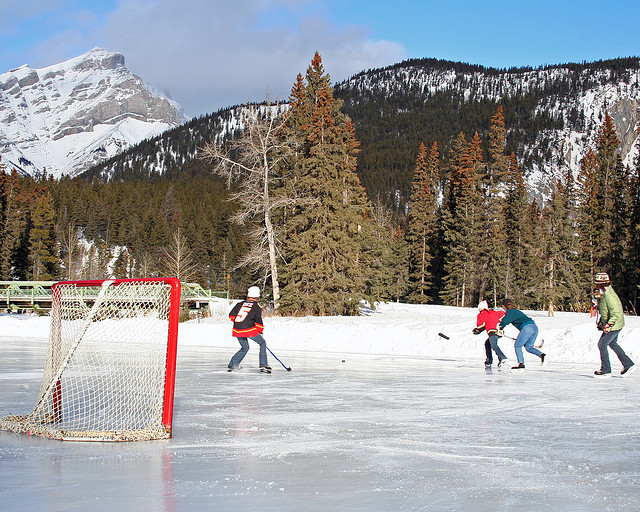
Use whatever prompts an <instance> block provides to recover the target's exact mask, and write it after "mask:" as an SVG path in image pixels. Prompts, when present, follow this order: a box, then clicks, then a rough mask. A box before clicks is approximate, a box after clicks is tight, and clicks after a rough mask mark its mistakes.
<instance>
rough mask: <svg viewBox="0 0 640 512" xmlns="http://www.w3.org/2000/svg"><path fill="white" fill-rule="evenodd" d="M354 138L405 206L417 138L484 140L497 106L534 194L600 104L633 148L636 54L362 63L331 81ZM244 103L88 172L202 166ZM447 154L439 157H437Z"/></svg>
mask: <svg viewBox="0 0 640 512" xmlns="http://www.w3.org/2000/svg"><path fill="white" fill-rule="evenodd" d="M335 95H336V96H337V97H338V98H341V99H342V100H344V107H343V110H344V111H345V112H346V113H347V114H348V115H349V116H350V117H351V118H352V119H353V121H354V124H355V127H356V137H357V138H358V140H359V141H360V142H361V145H360V149H361V153H360V154H359V155H358V173H359V175H360V179H361V181H362V183H363V185H364V186H365V187H366V189H367V193H368V194H369V196H370V197H372V198H373V197H379V198H384V200H385V201H386V203H387V204H393V205H394V206H395V208H396V209H397V211H398V212H404V210H405V207H406V203H407V201H408V197H409V193H410V184H411V178H412V172H413V169H414V167H415V158H416V155H417V150H418V147H419V145H420V143H421V142H425V143H426V144H427V145H430V144H431V143H433V142H434V141H437V142H438V147H439V149H440V152H441V155H442V156H443V157H444V158H445V159H446V158H447V156H448V149H449V148H450V145H451V143H452V141H453V140H454V139H455V137H456V136H457V135H458V133H459V132H460V131H464V132H465V133H466V135H467V137H468V138H471V136H472V135H473V133H474V132H475V131H478V132H479V134H480V136H481V137H482V138H483V139H484V140H487V137H488V130H489V124H490V119H491V116H492V115H493V114H494V113H495V112H496V109H497V107H498V106H503V108H504V112H505V123H506V128H507V152H508V153H511V152H513V153H515V155H516V158H517V160H518V164H519V165H520V168H521V170H522V172H523V174H524V176H525V179H526V180H527V183H528V186H529V191H530V193H531V194H532V195H533V196H536V197H537V198H540V199H544V198H546V197H548V196H549V191H550V187H551V184H552V183H553V178H558V177H560V176H561V175H562V174H563V173H564V170H565V169H566V167H567V166H570V168H571V169H572V170H573V172H574V175H575V174H577V173H578V170H579V166H580V161H581V159H582V157H583V156H584V154H585V153H586V151H587V150H588V149H589V147H591V146H592V145H593V141H594V137H595V135H596V134H597V130H598V128H599V126H600V125H601V123H602V120H603V119H604V114H605V112H608V113H609V115H610V116H611V117H612V118H613V120H614V122H615V125H616V130H617V133H618V137H619V138H620V140H621V142H622V144H621V149H622V157H623V159H624V163H626V164H632V163H633V162H634V159H635V157H636V153H637V146H636V142H637V137H638V134H637V128H638V126H640V123H639V119H640V115H639V113H638V108H639V107H640V61H639V59H638V58H628V59H615V60H610V61H601V62H594V63H583V64H564V65H557V66H548V67H545V68H541V69H531V68H524V69H512V70H497V69H491V68H484V67H481V66H472V65H469V64H463V63H455V62H449V61H440V60H435V59H420V60H411V61H406V62H402V63H399V64H396V65H393V66H389V67H387V68H383V69H376V70H368V71H363V72H362V73H359V74H358V75H356V76H354V77H352V78H350V79H349V80H346V81H344V82H341V83H338V84H336V85H335ZM243 111H244V109H243V108H242V107H241V106H236V107H231V108H228V109H223V110H220V111H218V112H216V113H213V114H210V115H208V116H203V117H200V118H197V119H192V120H191V121H190V122H188V123H186V124H184V125H181V126H179V127H177V128H175V129H173V130H170V131H167V132H165V133H163V134H162V135H161V136H159V137H156V138H154V139H153V140H151V141H148V142H145V143H144V144H140V145H138V146H135V147H132V148H130V149H129V150H127V151H126V152H124V153H122V154H120V155H118V156H117V157H116V158H113V159H111V160H109V161H106V162H103V163H101V164H100V165H98V166H96V167H94V168H93V169H92V170H91V171H90V177H99V178H100V179H102V180H109V179H113V178H117V179H128V178H139V177H144V176H147V175H148V174H149V173H157V174H166V173H171V174H172V175H173V176H178V175H179V174H180V173H181V172H184V170H185V169H193V167H194V166H195V167H201V166H202V165H203V164H202V162H198V160H197V152H198V148H200V147H202V146H203V145H204V144H205V143H206V142H208V141H210V140H211V137H212V135H213V136H220V135H226V134H233V133H237V130H239V129H240V128H241V127H242V116H243ZM444 163H446V162H444Z"/></svg>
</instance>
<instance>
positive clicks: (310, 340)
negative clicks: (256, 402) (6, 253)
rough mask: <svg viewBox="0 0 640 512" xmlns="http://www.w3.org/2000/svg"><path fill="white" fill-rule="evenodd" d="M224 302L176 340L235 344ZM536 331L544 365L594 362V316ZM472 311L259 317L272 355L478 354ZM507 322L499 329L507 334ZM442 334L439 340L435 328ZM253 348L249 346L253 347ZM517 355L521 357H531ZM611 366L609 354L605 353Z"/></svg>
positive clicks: (636, 321) (29, 328) (0, 323)
mask: <svg viewBox="0 0 640 512" xmlns="http://www.w3.org/2000/svg"><path fill="white" fill-rule="evenodd" d="M232 305H233V302H232V301H222V300H221V301H219V302H218V303H216V304H215V305H214V306H213V307H212V315H213V316H212V317H211V318H207V319H203V320H200V321H198V320H192V321H190V322H186V323H183V324H180V329H179V336H178V343H179V346H182V345H204V346H212V347H223V348H228V349H229V356H231V354H232V353H233V351H235V350H236V349H237V347H238V344H237V342H236V340H235V338H232V337H231V322H229V320H228V318H227V313H228V311H229V310H230V309H231V307H232ZM527 313H528V314H529V315H530V316H531V317H532V318H533V319H534V320H535V322H536V324H537V325H538V327H539V329H540V334H539V336H538V339H539V340H541V339H542V340H544V346H543V348H542V351H543V352H545V353H546V354H547V355H548V359H547V361H549V362H550V363H554V362H562V363H592V364H594V365H596V366H597V365H599V363H600V356H599V353H598V348H597V341H598V338H599V337H600V332H599V331H598V330H597V329H596V327H595V321H594V319H592V318H589V315H588V314H583V313H556V316H554V317H548V316H547V314H546V312H539V311H529V312H527ZM476 315H477V310H476V309H475V308H455V307H449V306H433V305H411V304H395V303H386V304H379V305H378V306H377V307H376V309H375V310H368V311H366V312H365V314H364V315H363V316H360V317H302V318H291V317H282V318H275V317H266V318H265V319H264V321H265V332H264V336H265V338H266V339H267V342H268V345H269V347H270V348H271V349H272V350H273V351H274V352H275V353H276V354H280V353H282V352H297V351H300V352H323V353H329V354H333V355H335V356H336V357H338V356H339V355H345V354H377V355H398V356H419V357H427V358H436V359H437V358H444V359H482V360H483V359H484V341H485V339H486V335H485V334H481V335H477V336H476V335H474V334H472V332H471V330H472V329H473V327H474V326H475V320H476ZM625 321H626V326H625V328H624V329H623V330H622V332H621V334H620V337H619V342H620V344H621V345H622V347H623V348H624V350H625V351H626V352H627V354H629V356H630V357H631V358H632V359H633V360H634V361H637V362H640V317H635V316H627V317H625ZM517 332H518V331H517V330H515V329H514V328H513V327H511V326H510V327H508V328H507V330H506V332H505V335H507V336H512V337H515V336H517ZM439 333H442V334H445V335H446V336H448V337H449V339H448V340H447V339H444V338H442V337H440V336H439V335H438V334H439ZM0 336H2V337H12V338H38V339H41V340H44V341H46V339H47V338H48V336H49V318H48V317H37V316H31V315H0ZM500 347H501V348H502V350H503V351H504V352H505V354H506V355H507V356H508V357H509V359H510V360H512V361H515V352H514V350H513V340H511V339H508V338H506V337H505V338H502V339H501V341H500ZM253 349H254V350H255V346H254V348H253ZM532 357H534V356H532V355H529V354H527V353H525V362H527V361H532V359H531V358H532ZM611 360H612V364H613V366H614V370H615V368H616V363H617V359H616V357H615V355H613V354H611Z"/></svg>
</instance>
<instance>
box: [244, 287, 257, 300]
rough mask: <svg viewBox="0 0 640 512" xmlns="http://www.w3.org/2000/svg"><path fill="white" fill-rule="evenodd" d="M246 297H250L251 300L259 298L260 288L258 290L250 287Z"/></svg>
mask: <svg viewBox="0 0 640 512" xmlns="http://www.w3.org/2000/svg"><path fill="white" fill-rule="evenodd" d="M247 297H251V298H252V299H257V298H258V297H260V288H258V287H257V286H252V287H251V288H249V291H248V292H247Z"/></svg>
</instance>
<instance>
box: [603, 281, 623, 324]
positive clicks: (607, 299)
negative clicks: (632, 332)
mask: <svg viewBox="0 0 640 512" xmlns="http://www.w3.org/2000/svg"><path fill="white" fill-rule="evenodd" d="M598 312H599V313H600V317H601V318H602V323H603V324H609V325H610V326H611V330H612V331H619V330H620V329H622V328H623V327H624V311H623V310H622V302H620V298H619V297H618V294H617V293H616V292H615V291H614V289H613V287H612V286H611V285H609V286H607V287H605V289H604V293H603V294H602V297H600V301H599V302H598Z"/></svg>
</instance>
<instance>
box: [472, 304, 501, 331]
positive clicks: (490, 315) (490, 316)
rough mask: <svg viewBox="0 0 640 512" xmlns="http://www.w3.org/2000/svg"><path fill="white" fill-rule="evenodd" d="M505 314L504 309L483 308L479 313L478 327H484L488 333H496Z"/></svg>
mask: <svg viewBox="0 0 640 512" xmlns="http://www.w3.org/2000/svg"><path fill="white" fill-rule="evenodd" d="M504 314H505V312H504V311H495V310H493V309H483V310H482V311H480V313H478V327H484V328H485V329H486V330H487V333H488V334H494V333H495V332H496V331H497V330H498V324H499V323H500V320H502V317H503V316H504Z"/></svg>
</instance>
